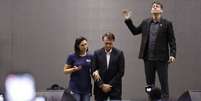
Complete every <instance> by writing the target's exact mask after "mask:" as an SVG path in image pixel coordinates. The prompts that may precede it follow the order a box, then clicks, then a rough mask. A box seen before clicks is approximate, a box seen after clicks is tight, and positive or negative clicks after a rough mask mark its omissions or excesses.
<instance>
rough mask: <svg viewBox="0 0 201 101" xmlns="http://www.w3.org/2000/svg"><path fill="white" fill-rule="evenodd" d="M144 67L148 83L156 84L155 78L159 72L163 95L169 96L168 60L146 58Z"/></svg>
mask: <svg viewBox="0 0 201 101" xmlns="http://www.w3.org/2000/svg"><path fill="white" fill-rule="evenodd" d="M144 67H145V69H144V70H145V77H146V83H147V85H153V86H155V78H156V73H157V74H158V77H159V82H160V85H161V94H162V97H166V98H167V97H169V88H168V62H167V61H159V60H157V61H155V60H153V61H152V60H144Z"/></svg>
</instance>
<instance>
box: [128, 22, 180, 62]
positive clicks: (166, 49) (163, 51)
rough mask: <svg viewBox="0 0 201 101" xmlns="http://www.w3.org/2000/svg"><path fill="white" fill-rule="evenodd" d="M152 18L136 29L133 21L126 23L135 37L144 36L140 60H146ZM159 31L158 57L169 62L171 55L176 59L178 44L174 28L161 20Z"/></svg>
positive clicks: (157, 41) (157, 39)
mask: <svg viewBox="0 0 201 101" xmlns="http://www.w3.org/2000/svg"><path fill="white" fill-rule="evenodd" d="M151 21H152V18H148V19H145V20H143V21H142V23H141V24H140V25H139V26H138V27H136V26H134V25H133V23H132V20H131V19H126V20H125V23H126V25H127V26H128V28H129V29H130V31H131V32H132V34H133V35H138V34H142V38H141V46H140V53H139V58H140V59H142V58H145V53H146V51H147V49H146V48H147V45H148V42H149V41H148V40H149V32H150V25H151ZM159 23H160V24H159V30H158V33H157V38H156V44H155V45H156V46H155V49H154V50H155V51H154V52H156V53H155V54H156V57H157V58H159V59H161V60H168V59H169V55H170V56H174V57H176V42H175V36H174V31H173V26H172V23H171V22H170V21H167V20H166V19H163V18H161V19H160V22H159Z"/></svg>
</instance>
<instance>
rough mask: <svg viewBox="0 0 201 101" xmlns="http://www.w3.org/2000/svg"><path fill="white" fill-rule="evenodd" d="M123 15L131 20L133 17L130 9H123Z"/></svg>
mask: <svg viewBox="0 0 201 101" xmlns="http://www.w3.org/2000/svg"><path fill="white" fill-rule="evenodd" d="M122 15H123V17H124V18H125V19H129V18H130V16H131V12H130V11H128V9H123V10H122Z"/></svg>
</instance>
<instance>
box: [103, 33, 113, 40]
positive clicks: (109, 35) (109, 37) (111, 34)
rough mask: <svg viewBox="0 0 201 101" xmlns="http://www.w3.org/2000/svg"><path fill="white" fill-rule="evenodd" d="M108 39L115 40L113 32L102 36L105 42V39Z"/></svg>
mask: <svg viewBox="0 0 201 101" xmlns="http://www.w3.org/2000/svg"><path fill="white" fill-rule="evenodd" d="M105 37H107V39H108V40H113V41H114V40H115V36H114V34H113V33H111V32H107V33H105V34H104V35H103V36H102V40H104V38H105Z"/></svg>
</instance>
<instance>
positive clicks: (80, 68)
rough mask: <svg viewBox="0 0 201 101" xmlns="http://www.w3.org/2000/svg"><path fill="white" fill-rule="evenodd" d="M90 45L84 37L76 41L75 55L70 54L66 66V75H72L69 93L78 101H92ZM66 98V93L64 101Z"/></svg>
mask: <svg viewBox="0 0 201 101" xmlns="http://www.w3.org/2000/svg"><path fill="white" fill-rule="evenodd" d="M87 52H88V43H87V39H86V38H84V37H79V38H77V39H76V40H75V44H74V53H72V54H70V55H69V56H68V58H67V61H66V64H65V65H64V73H65V74H71V75H70V81H69V87H68V89H69V92H70V94H71V95H72V96H73V97H74V99H75V100H76V101H90V96H91V88H92V85H91V69H92V55H90V54H88V53H87ZM66 100H68V99H67V98H65V92H64V95H63V98H62V101H66Z"/></svg>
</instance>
